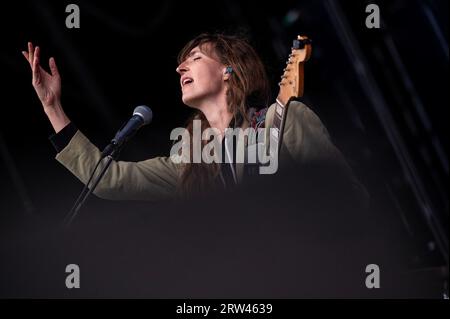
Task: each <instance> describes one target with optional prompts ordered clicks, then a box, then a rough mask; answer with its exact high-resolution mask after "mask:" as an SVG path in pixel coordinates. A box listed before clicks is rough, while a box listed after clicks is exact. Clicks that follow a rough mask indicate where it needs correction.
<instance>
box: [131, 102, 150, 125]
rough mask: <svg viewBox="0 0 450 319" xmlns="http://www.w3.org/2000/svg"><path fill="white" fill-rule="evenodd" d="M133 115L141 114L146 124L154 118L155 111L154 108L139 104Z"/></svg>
mask: <svg viewBox="0 0 450 319" xmlns="http://www.w3.org/2000/svg"><path fill="white" fill-rule="evenodd" d="M133 115H139V116H140V117H142V119H143V120H144V125H147V124H149V123H150V122H151V121H152V120H153V112H152V109H151V108H149V107H148V106H147V105H139V106H137V107H136V108H135V109H134V111H133Z"/></svg>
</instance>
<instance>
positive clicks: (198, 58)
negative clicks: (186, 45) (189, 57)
mask: <svg viewBox="0 0 450 319" xmlns="http://www.w3.org/2000/svg"><path fill="white" fill-rule="evenodd" d="M200 59H201V57H199V56H197V57H195V58H194V59H193V60H194V61H197V60H200Z"/></svg>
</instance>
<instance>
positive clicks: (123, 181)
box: [56, 130, 179, 200]
mask: <svg viewBox="0 0 450 319" xmlns="http://www.w3.org/2000/svg"><path fill="white" fill-rule="evenodd" d="M100 157H101V152H100V151H99V149H98V148H97V147H96V146H95V145H93V144H92V143H91V142H90V141H89V140H88V139H87V138H86V137H85V136H84V135H83V133H81V131H79V130H78V131H77V132H76V133H75V135H74V136H73V137H72V139H71V140H70V142H69V144H68V145H67V146H66V147H64V149H63V150H61V151H60V152H59V153H58V154H57V155H56V159H57V160H58V161H59V162H60V163H61V164H62V165H64V166H65V167H66V168H67V169H68V170H69V171H70V172H71V173H72V174H74V175H75V176H76V177H77V178H78V179H79V180H80V181H81V182H82V183H83V184H86V183H87V181H88V180H89V177H90V175H91V173H92V171H93V169H94V167H95V165H96V164H97V162H98V160H99V159H100ZM104 163H106V158H105V159H103V163H102V164H103V165H104ZM102 164H100V165H99V168H98V169H97V174H98V173H99V172H100V171H101V168H102ZM178 178H179V177H178V166H177V165H176V164H174V163H173V162H172V161H171V159H170V158H169V157H155V158H152V159H148V160H145V161H140V162H124V161H112V163H111V165H110V167H109V168H108V170H107V171H106V173H105V175H104V176H103V178H102V180H101V181H100V183H99V184H98V185H97V187H96V189H95V191H94V194H95V195H97V196H98V197H100V198H103V199H114V200H163V199H172V198H174V197H175V196H176V193H177V185H178Z"/></svg>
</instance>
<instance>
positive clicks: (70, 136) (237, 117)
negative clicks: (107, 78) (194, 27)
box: [23, 34, 359, 200]
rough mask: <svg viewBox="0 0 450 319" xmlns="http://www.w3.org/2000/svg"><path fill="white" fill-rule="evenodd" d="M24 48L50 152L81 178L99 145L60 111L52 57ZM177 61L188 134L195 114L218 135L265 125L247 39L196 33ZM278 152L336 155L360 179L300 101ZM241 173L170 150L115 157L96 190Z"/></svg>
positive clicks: (163, 186) (221, 179)
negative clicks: (44, 62)
mask: <svg viewBox="0 0 450 319" xmlns="http://www.w3.org/2000/svg"><path fill="white" fill-rule="evenodd" d="M23 54H24V56H25V58H26V59H27V60H28V62H29V64H30V66H31V69H32V74H33V80H32V83H33V87H34V89H35V90H36V93H37V95H38V97H39V99H40V101H41V103H42V106H43V108H44V112H45V113H46V115H47V116H48V118H49V120H50V123H51V124H52V126H53V128H54V130H55V133H56V134H55V135H54V136H53V137H52V138H51V140H52V142H53V144H54V145H55V147H56V149H57V151H58V154H57V155H56V159H57V160H58V161H59V162H60V163H62V164H63V165H64V166H65V167H66V168H68V169H69V170H70V171H71V172H72V173H73V174H74V175H75V176H77V177H78V178H79V179H80V180H81V181H82V182H83V183H86V182H87V181H88V179H89V177H90V174H91V172H92V171H93V169H94V167H95V164H96V163H97V161H98V160H99V159H100V156H101V153H100V151H99V150H98V149H97V147H95V146H94V145H93V144H92V143H91V142H90V141H89V140H88V139H87V138H86V137H85V136H84V135H83V134H82V133H81V132H80V131H79V130H77V129H76V127H75V126H74V124H73V123H71V121H70V119H69V118H68V117H67V115H66V114H65V113H64V110H63V108H62V105H61V100H60V98H61V79H60V75H59V72H58V68H57V66H56V63H55V60H54V59H53V58H50V61H49V65H50V73H47V72H46V71H45V70H44V69H43V68H42V67H41V66H40V59H39V54H40V50H39V47H36V48H34V47H33V45H32V44H31V43H29V44H28V52H23ZM178 62H179V65H178V67H177V69H176V71H177V72H178V74H179V75H180V85H181V90H182V100H183V103H184V104H186V105H188V106H190V107H192V108H194V109H195V110H196V112H195V113H194V115H193V116H192V118H191V119H190V120H189V121H188V125H187V129H188V131H189V132H190V134H191V136H192V131H193V129H192V127H193V125H192V123H193V120H194V119H198V120H201V126H202V130H203V129H205V128H207V127H212V128H215V129H217V130H218V132H219V135H222V136H223V134H224V131H225V129H226V128H228V127H241V128H246V127H249V126H250V125H252V126H255V125H257V126H261V125H264V126H265V127H270V126H271V123H272V121H273V115H274V105H273V106H271V107H270V108H269V109H268V110H267V113H266V112H265V110H263V111H262V112H259V113H255V108H258V107H259V108H261V107H262V106H264V105H267V102H268V96H269V93H268V88H269V84H268V80H267V76H266V73H265V70H264V66H263V64H262V62H261V60H260V58H259V57H258V55H257V54H256V52H255V51H254V49H253V48H252V47H251V46H250V45H249V44H248V42H247V41H246V40H245V39H242V38H239V37H236V36H228V35H223V34H202V35H199V36H198V37H196V38H194V39H193V40H192V41H190V42H189V43H188V44H187V45H186V46H185V47H184V48H183V49H182V50H181V52H180V54H179V61H178ZM261 114H262V115H265V116H261ZM255 119H257V121H255ZM255 122H256V123H255ZM207 142H208V141H202V143H203V144H206V143H207ZM222 144H223V145H226V143H222ZM191 153H192V152H191ZM280 158H281V162H283V158H290V159H294V160H295V161H296V162H300V163H302V164H308V163H311V162H323V161H326V162H332V163H335V164H337V165H338V166H339V167H340V168H343V169H344V170H345V171H346V172H348V174H349V176H352V178H351V179H352V182H353V184H354V185H358V187H359V183H358V182H357V180H356V179H354V178H353V175H352V174H351V170H350V168H349V167H348V165H347V164H346V162H345V160H344V159H343V157H342V155H341V154H340V152H339V151H338V150H337V148H336V147H335V146H334V145H333V144H332V143H331V141H330V138H329V136H328V133H327V131H326V129H325V128H324V126H323V125H322V123H321V122H320V120H319V118H318V117H317V116H316V115H315V114H314V113H313V112H312V111H311V110H310V109H309V108H307V107H306V106H305V105H304V104H302V103H299V102H293V103H291V105H290V108H289V111H288V114H287V117H286V124H285V133H284V137H283V145H282V148H281V151H280ZM233 162H234V161H233ZM244 175H245V174H244V167H243V165H239V164H235V163H231V164H230V163H223V164H214V163H212V164H206V163H198V164H196V163H192V162H191V163H187V164H186V163H185V164H176V163H174V162H173V161H172V160H171V158H170V157H157V158H152V159H149V160H146V161H141V162H123V161H114V162H113V163H112V165H111V167H110V168H109V169H108V171H107V173H106V174H105V176H104V177H103V179H102V181H101V182H100V184H99V185H98V186H97V188H96V190H95V192H94V193H95V194H96V195H97V196H99V197H101V198H106V199H139V200H156V199H167V198H174V197H177V196H180V195H181V196H186V195H187V196H189V195H192V194H198V193H202V192H204V191H206V190H209V189H214V188H219V189H220V188H222V187H229V186H231V185H234V184H237V183H239V182H241V181H242V180H243V177H244Z"/></svg>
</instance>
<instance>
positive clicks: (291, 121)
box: [265, 100, 327, 133]
mask: <svg viewBox="0 0 450 319" xmlns="http://www.w3.org/2000/svg"><path fill="white" fill-rule="evenodd" d="M276 108H277V103H273V104H272V105H271V106H270V107H268V108H267V112H266V116H265V125H266V127H270V126H272V123H273V118H274V116H275V112H276ZM285 125H286V129H288V128H289V127H291V126H302V127H303V126H310V127H311V128H316V129H320V130H324V133H327V132H326V130H325V126H324V125H323V123H322V121H321V120H320V118H319V116H318V115H317V114H316V113H315V112H314V111H313V110H312V109H310V108H309V107H308V106H307V105H306V104H304V103H302V102H300V101H295V100H294V101H291V102H290V103H289V106H288V110H287V114H286V123H285Z"/></svg>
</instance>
